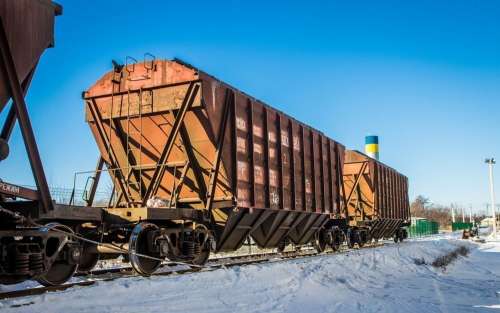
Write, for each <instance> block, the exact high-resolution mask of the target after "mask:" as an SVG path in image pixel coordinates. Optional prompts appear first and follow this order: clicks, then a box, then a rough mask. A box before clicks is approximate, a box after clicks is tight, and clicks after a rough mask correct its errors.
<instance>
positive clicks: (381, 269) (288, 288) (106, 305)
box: [0, 238, 500, 313]
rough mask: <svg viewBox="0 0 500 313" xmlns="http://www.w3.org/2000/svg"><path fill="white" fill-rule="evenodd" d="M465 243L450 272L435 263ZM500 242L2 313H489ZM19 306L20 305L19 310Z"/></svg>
mask: <svg viewBox="0 0 500 313" xmlns="http://www.w3.org/2000/svg"><path fill="white" fill-rule="evenodd" d="M461 245H466V246H467V247H469V248H470V250H471V252H470V255H469V256H468V257H466V258H464V257H459V258H458V259H457V260H456V261H455V262H454V263H452V264H451V265H449V266H448V267H447V268H446V269H445V270H443V269H438V268H434V267H432V266H430V265H417V264H416V262H415V260H416V259H420V260H421V259H422V258H423V259H424V260H425V261H426V263H431V262H432V261H433V260H434V259H435V258H436V257H438V256H441V255H443V254H446V253H447V252H449V251H452V250H454V249H456V248H457V247H459V246H461ZM499 291H500V244H499V243H498V242H497V243H485V244H476V243H471V242H469V241H461V240H454V239H449V238H446V239H443V238H435V239H427V240H415V241H409V242H405V243H403V244H400V245H395V244H390V245H387V246H384V247H381V248H376V249H362V250H355V251H351V252H348V253H345V254H337V255H325V256H318V257H313V258H306V259H299V260H292V261H276V262H271V263H267V264H256V265H249V266H242V267H234V268H230V269H226V270H215V271H207V272H201V273H194V274H188V275H179V276H169V277H152V278H149V279H145V278H139V277H137V278H127V279H119V280H116V281H111V282H99V283H98V284H97V285H94V286H92V287H79V288H74V289H70V290H66V291H64V292H59V293H52V294H45V295H42V296H35V297H31V298H24V299H17V300H8V301H4V302H2V303H1V304H0V309H1V311H2V312H69V311H71V312H72V313H77V312H120V313H126V312H141V313H147V312H155V313H158V312H398V313H399V312H488V311H492V310H493V311H496V310H495V308H500V297H498V296H497V294H498V292H499ZM12 306H16V307H12Z"/></svg>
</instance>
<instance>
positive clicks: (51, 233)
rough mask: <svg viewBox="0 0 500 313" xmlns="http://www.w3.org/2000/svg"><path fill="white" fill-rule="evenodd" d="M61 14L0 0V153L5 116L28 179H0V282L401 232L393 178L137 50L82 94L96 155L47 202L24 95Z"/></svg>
mask: <svg viewBox="0 0 500 313" xmlns="http://www.w3.org/2000/svg"><path fill="white" fill-rule="evenodd" d="M61 11H62V10H61V7H60V6H58V5H56V4H54V3H52V2H51V1H50V0H37V1H32V0H7V1H4V2H2V3H1V4H0V16H1V23H0V28H1V29H0V44H1V45H2V47H1V50H2V59H1V60H0V61H1V62H0V63H1V64H0V66H1V68H2V71H1V72H0V73H1V75H2V76H0V78H1V81H0V82H1V84H0V100H1V102H0V112H1V111H2V110H3V109H4V108H5V107H6V104H7V101H8V100H9V99H10V98H12V100H13V101H12V104H11V108H10V111H9V113H8V115H7V119H6V121H5V125H4V127H3V130H2V133H1V137H0V138H1V139H0V151H3V153H2V156H3V157H4V158H5V157H7V155H8V144H7V142H8V139H9V136H10V132H11V130H12V127H13V125H14V123H15V121H16V120H18V122H19V125H20V128H21V133H22V135H23V139H24V142H25V145H26V149H27V152H28V158H29V160H30V162H31V167H32V170H33V174H34V178H35V182H36V185H37V189H36V190H31V189H27V188H23V187H21V186H17V185H14V184H10V183H6V182H0V283H1V284H13V283H18V282H21V281H24V280H28V279H34V280H37V281H38V282H40V283H41V284H43V285H58V284H62V283H64V282H66V281H67V280H68V279H70V278H71V277H72V276H73V275H74V273H75V272H77V271H78V272H87V271H90V270H91V269H92V268H93V267H94V266H95V265H96V263H97V262H98V260H100V259H108V258H116V257H119V256H123V257H124V258H125V259H126V260H128V261H130V263H131V264H132V266H133V268H134V269H135V270H136V272H137V273H139V274H141V275H144V276H148V275H151V274H152V273H153V272H154V271H155V270H156V269H157V268H158V267H159V266H160V264H161V262H162V261H163V260H171V261H177V262H182V263H189V264H195V265H202V264H204V263H205V262H206V261H207V259H208V257H209V255H210V253H211V252H222V251H234V250H237V249H239V248H240V247H241V246H242V245H243V244H244V242H245V241H246V240H248V239H249V238H251V240H253V242H255V244H256V245H258V246H259V247H262V248H274V249H277V250H278V251H283V250H284V249H285V247H286V246H287V245H289V244H293V245H296V246H303V245H309V244H312V245H314V247H315V248H316V249H317V251H318V252H322V251H325V250H326V249H333V250H337V249H339V246H340V245H341V244H343V243H347V245H348V246H349V247H354V246H355V245H357V246H359V247H362V246H363V245H364V244H365V243H367V242H370V241H372V240H378V239H381V238H394V240H395V241H400V240H403V239H404V238H405V237H406V232H405V228H404V227H405V226H407V225H408V222H409V204H408V191H407V190H408V181H407V178H406V177H405V176H403V175H402V174H400V173H398V172H397V171H396V170H393V169H391V168H389V167H388V166H386V165H384V164H383V163H381V162H379V161H376V160H374V159H372V158H370V157H368V156H366V155H364V154H362V153H360V152H357V151H350V150H346V149H345V147H344V145H342V144H340V143H338V142H336V141H335V140H333V139H331V138H329V137H328V136H326V135H325V134H323V133H322V132H320V131H318V130H316V129H314V128H312V127H310V126H308V125H306V124H303V123H301V122H299V121H297V120H295V119H294V118H292V117H290V116H288V115H287V114H285V113H283V112H280V111H279V110H276V109H274V108H272V107H271V106H269V105H267V104H265V103H263V102H262V101H259V100H258V99H256V98H254V97H252V96H250V95H247V94H245V93H243V92H242V91H240V90H238V89H236V88H234V87H232V86H230V85H229V84H227V83H225V82H223V81H221V80H219V79H217V78H215V77H213V76H211V75H209V74H208V73H205V72H203V71H201V70H200V69H198V68H196V67H194V66H191V65H189V64H186V63H185V62H182V61H180V60H170V61H169V60H157V59H155V58H154V57H153V56H151V55H146V56H145V59H144V61H143V62H135V61H134V62H127V63H126V64H123V65H121V64H118V63H116V62H114V63H113V68H112V69H111V70H110V71H109V72H107V73H105V74H104V75H103V76H102V77H101V78H100V79H99V80H97V82H96V83H95V84H94V85H93V86H91V87H90V88H88V89H87V90H86V91H85V92H84V93H83V94H82V98H83V102H84V109H85V117H86V118H85V119H86V122H87V123H88V125H89V128H90V131H91V133H92V135H93V136H94V138H95V141H96V146H97V148H98V150H99V152H100V157H99V160H98V162H97V168H96V171H95V173H94V174H93V175H92V176H91V177H90V178H89V188H88V192H87V193H86V197H85V201H86V203H85V205H75V204H74V202H70V204H61V203H56V202H54V201H53V200H52V199H51V195H50V192H49V189H48V187H47V182H46V179H45V175H44V171H43V167H42V164H41V162H40V156H39V154H38V150H37V146H36V142H35V137H34V134H33V131H32V129H31V125H30V122H29V116H28V114H27V110H26V103H25V100H24V94H25V93H26V92H27V89H28V86H29V83H30V81H31V77H32V75H33V72H34V69H35V66H36V64H37V61H38V58H39V57H40V55H41V54H42V52H43V51H44V50H45V48H47V47H50V46H52V43H53V26H54V19H55V16H57V15H58V14H61ZM19 14H21V15H22V16H20V15H19ZM18 15H19V16H18ZM34 34H37V35H36V36H35V35H34ZM26 51H28V52H29V53H25V52H26ZM103 172H107V173H108V174H109V176H110V178H111V181H112V183H113V192H112V195H111V197H110V199H109V201H108V202H107V204H105V205H102V204H98V203H94V202H95V201H94V200H95V195H96V190H97V189H98V184H99V180H100V178H101V174H102V173H103Z"/></svg>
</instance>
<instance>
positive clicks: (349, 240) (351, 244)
mask: <svg viewBox="0 0 500 313" xmlns="http://www.w3.org/2000/svg"><path fill="white" fill-rule="evenodd" d="M346 241H347V246H348V247H349V248H350V249H352V248H354V244H355V243H356V240H355V239H354V231H353V230H352V229H351V228H349V229H348V230H347V235H346Z"/></svg>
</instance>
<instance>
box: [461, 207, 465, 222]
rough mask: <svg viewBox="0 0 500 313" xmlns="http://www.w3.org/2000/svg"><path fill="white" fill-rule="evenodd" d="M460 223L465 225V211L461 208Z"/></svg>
mask: <svg viewBox="0 0 500 313" xmlns="http://www.w3.org/2000/svg"><path fill="white" fill-rule="evenodd" d="M462 223H465V209H464V207H462Z"/></svg>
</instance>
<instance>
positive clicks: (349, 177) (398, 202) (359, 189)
mask: <svg viewBox="0 0 500 313" xmlns="http://www.w3.org/2000/svg"><path fill="white" fill-rule="evenodd" d="M343 175H344V179H343V183H344V190H345V195H346V196H345V197H346V201H345V204H346V207H345V208H346V209H345V212H344V213H345V214H346V215H347V216H348V224H349V225H350V226H351V227H359V228H363V229H368V230H369V237H371V238H376V239H378V238H388V237H393V236H394V235H395V234H398V231H400V229H401V227H402V226H405V225H407V223H408V221H409V219H410V207H409V200H408V178H407V177H406V176H404V175H402V174H400V173H398V172H397V171H396V170H394V169H392V168H391V167H389V166H387V165H385V164H383V163H382V162H379V161H377V160H375V159H372V158H370V157H368V156H367V155H365V154H363V153H361V152H359V151H354V150H346V151H345V159H344V171H343ZM399 235H401V234H399Z"/></svg>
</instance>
